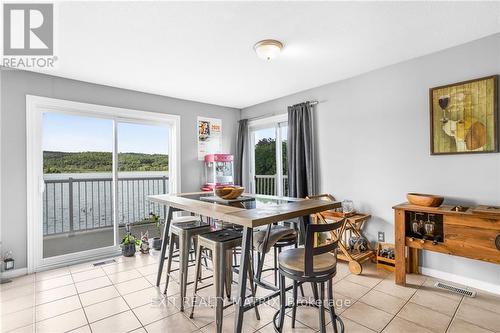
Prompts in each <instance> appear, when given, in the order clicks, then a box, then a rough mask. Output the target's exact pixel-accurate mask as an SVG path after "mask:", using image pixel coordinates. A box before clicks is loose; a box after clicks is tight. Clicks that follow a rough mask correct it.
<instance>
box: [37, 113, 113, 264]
mask: <svg viewBox="0 0 500 333" xmlns="http://www.w3.org/2000/svg"><path fill="white" fill-rule="evenodd" d="M42 126H43V127H42V133H43V143H42V145H43V146H42V147H43V181H44V184H45V186H44V187H45V189H44V193H43V213H42V214H43V258H49V257H55V256H60V255H65V254H69V253H75V252H81V251H85V250H91V249H96V248H102V247H107V246H112V245H114V244H115V237H114V232H113V185H112V177H113V174H112V172H113V121H112V120H110V119H102V118H93V117H85V116H73V115H69V114H62V113H54V112H47V113H44V114H43V125H42Z"/></svg>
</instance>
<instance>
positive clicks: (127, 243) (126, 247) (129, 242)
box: [120, 232, 141, 257]
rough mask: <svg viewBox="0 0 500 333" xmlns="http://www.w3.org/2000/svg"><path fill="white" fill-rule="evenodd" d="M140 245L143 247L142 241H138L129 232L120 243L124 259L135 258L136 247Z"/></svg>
mask: <svg viewBox="0 0 500 333" xmlns="http://www.w3.org/2000/svg"><path fill="white" fill-rule="evenodd" d="M139 245H141V240H140V239H137V238H136V237H135V236H134V235H132V234H131V233H130V232H128V233H127V234H126V235H125V237H123V239H122V241H121V243H120V246H121V248H122V255H123V256H124V257H133V256H135V247H136V246H139Z"/></svg>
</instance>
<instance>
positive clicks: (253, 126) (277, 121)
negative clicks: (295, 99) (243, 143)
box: [248, 113, 288, 197]
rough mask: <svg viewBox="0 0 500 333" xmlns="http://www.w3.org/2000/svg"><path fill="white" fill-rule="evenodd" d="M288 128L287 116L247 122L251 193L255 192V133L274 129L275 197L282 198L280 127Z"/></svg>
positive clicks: (280, 115)
mask: <svg viewBox="0 0 500 333" xmlns="http://www.w3.org/2000/svg"><path fill="white" fill-rule="evenodd" d="M283 125H285V126H288V114H286V113H284V114H279V115H275V116H270V117H265V118H259V119H255V120H250V121H249V122H248V142H249V146H250V147H251V149H249V156H248V157H249V159H248V161H249V162H250V163H249V164H250V166H249V171H250V172H249V173H250V188H251V191H252V193H255V191H256V184H255V176H256V175H255V149H254V147H255V143H256V142H255V131H257V130H259V129H265V128H274V129H275V133H276V179H275V185H276V189H275V190H276V195H277V196H279V197H282V196H283V165H282V164H283V163H282V162H283V161H282V142H283V139H286V138H282V137H281V127H283Z"/></svg>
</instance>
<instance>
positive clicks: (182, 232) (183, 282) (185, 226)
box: [164, 221, 210, 311]
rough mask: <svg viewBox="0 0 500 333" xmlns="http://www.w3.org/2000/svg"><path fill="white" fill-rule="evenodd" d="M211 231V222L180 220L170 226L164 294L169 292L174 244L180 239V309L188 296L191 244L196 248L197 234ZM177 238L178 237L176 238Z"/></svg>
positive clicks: (182, 308)
mask: <svg viewBox="0 0 500 333" xmlns="http://www.w3.org/2000/svg"><path fill="white" fill-rule="evenodd" d="M207 232H210V224H208V223H205V222H202V221H195V222H192V221H191V222H179V223H173V224H172V225H171V227H170V233H169V244H168V261H167V272H166V274H167V281H166V284H165V291H164V294H166V293H167V289H168V283H169V280H170V273H171V266H172V257H173V254H174V244H175V241H176V240H178V243H179V282H180V289H181V306H180V310H181V311H184V300H185V298H186V289H187V284H188V283H187V275H188V262H189V253H190V249H191V244H193V243H194V245H195V248H196V243H197V236H198V235H200V234H204V233H207ZM176 238H177V239H176ZM199 277H200V275H196V277H195V280H198V278H199Z"/></svg>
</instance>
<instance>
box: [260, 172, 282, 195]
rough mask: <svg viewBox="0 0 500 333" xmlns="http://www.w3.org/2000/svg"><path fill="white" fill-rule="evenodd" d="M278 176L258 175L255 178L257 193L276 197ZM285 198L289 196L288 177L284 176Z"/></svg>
mask: <svg viewBox="0 0 500 333" xmlns="http://www.w3.org/2000/svg"><path fill="white" fill-rule="evenodd" d="M277 178H278V177H277V176H276V175H256V176H255V193H256V194H266V195H276V194H277V193H278V190H277V187H276V184H277ZM282 186H283V187H282V188H283V196H288V175H283V184H282Z"/></svg>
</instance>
